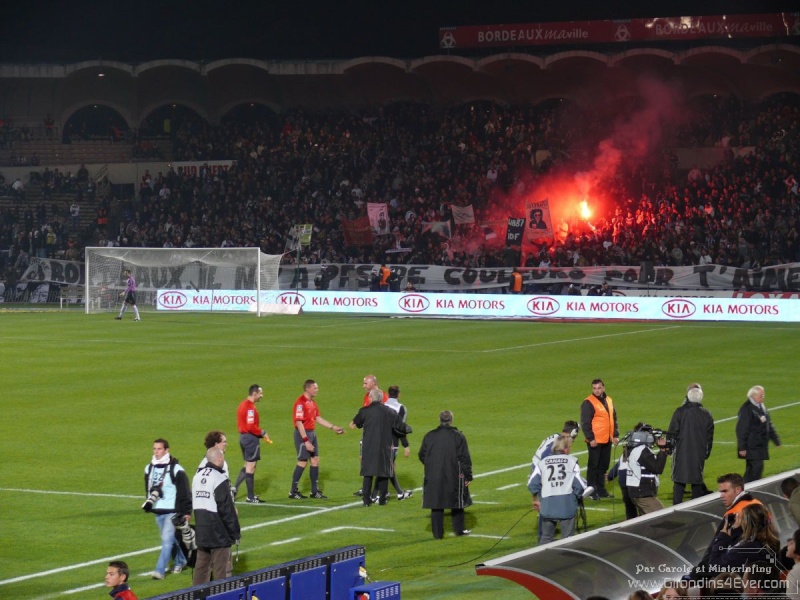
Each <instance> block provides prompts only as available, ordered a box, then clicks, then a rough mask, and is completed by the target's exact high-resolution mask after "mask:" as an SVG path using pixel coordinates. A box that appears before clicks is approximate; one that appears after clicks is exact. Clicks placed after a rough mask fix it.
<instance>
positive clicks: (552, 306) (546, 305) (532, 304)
mask: <svg viewBox="0 0 800 600" xmlns="http://www.w3.org/2000/svg"><path fill="white" fill-rule="evenodd" d="M526 306H527V307H528V312H530V313H532V314H534V315H538V316H540V317H546V316H548V315H552V314H553V313H556V312H558V309H559V308H561V304H559V303H558V300H556V299H555V298H551V297H550V296H536V297H535V298H531V299H530V300H528V304H527V305H526Z"/></svg>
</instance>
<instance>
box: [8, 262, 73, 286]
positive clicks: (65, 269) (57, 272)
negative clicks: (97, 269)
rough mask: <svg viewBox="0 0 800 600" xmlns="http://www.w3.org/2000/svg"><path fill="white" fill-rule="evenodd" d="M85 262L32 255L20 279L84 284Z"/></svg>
mask: <svg viewBox="0 0 800 600" xmlns="http://www.w3.org/2000/svg"><path fill="white" fill-rule="evenodd" d="M83 267H84V264H83V263H82V262H77V261H71V260H55V259H52V258H35V257H31V259H30V264H29V265H28V268H27V269H26V270H25V272H24V273H23V274H22V276H21V277H20V281H22V282H28V281H39V282H52V283H67V284H77V285H83V282H84V268H83Z"/></svg>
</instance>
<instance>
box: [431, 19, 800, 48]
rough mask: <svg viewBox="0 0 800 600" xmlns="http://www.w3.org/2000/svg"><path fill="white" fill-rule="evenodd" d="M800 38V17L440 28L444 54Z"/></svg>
mask: <svg viewBox="0 0 800 600" xmlns="http://www.w3.org/2000/svg"><path fill="white" fill-rule="evenodd" d="M790 36H800V16H798V13H773V14H754V15H711V16H703V17H657V18H652V19H628V20H624V21H623V20H619V21H611V20H605V21H560V22H553V23H520V24H516V25H473V26H459V27H441V28H440V29H439V46H440V47H441V48H444V49H448V50H451V49H458V48H486V47H492V46H504V47H511V46H547V45H564V44H610V43H624V42H672V41H683V40H713V39H720V38H724V39H744V38H763V37H790Z"/></svg>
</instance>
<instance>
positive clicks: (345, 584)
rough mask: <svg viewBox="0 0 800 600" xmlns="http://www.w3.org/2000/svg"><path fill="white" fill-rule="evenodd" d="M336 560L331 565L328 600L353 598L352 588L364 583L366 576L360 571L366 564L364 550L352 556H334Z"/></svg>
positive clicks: (349, 599)
mask: <svg viewBox="0 0 800 600" xmlns="http://www.w3.org/2000/svg"><path fill="white" fill-rule="evenodd" d="M351 554H355V553H351ZM334 561H335V562H333V563H331V566H330V584H329V585H328V591H329V592H330V595H329V596H328V600H351V597H350V590H351V589H352V588H353V587H354V586H357V585H363V584H364V578H363V577H361V575H359V571H358V570H359V568H360V567H363V566H364V564H365V557H364V554H363V552H362V553H360V554H356V555H355V556H352V557H350V558H347V557H346V556H338V557H334Z"/></svg>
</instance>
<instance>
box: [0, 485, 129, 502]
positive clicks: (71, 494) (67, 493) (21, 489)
mask: <svg viewBox="0 0 800 600" xmlns="http://www.w3.org/2000/svg"><path fill="white" fill-rule="evenodd" d="M0 492H23V493H26V494H47V495H48V496H59V495H60V496H96V497H99V498H133V499H136V500H141V498H142V496H141V495H139V496H132V495H128V494H93V493H90V492H57V491H53V490H32V489H26V488H0Z"/></svg>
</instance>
